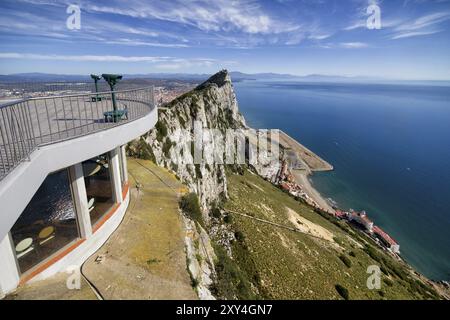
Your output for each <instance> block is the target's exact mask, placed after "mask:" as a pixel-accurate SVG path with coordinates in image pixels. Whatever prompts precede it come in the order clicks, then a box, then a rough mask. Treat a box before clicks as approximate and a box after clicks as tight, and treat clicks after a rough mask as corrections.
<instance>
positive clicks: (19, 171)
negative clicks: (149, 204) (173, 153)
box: [0, 108, 158, 239]
mask: <svg viewBox="0 0 450 320" xmlns="http://www.w3.org/2000/svg"><path fill="white" fill-rule="evenodd" d="M157 121H158V110H157V108H154V109H153V110H152V111H151V112H150V113H149V114H148V115H146V116H145V117H143V118H140V119H137V120H134V121H132V122H128V123H125V124H123V125H119V126H117V127H113V128H111V129H106V130H103V131H99V132H96V133H92V134H89V135H86V136H82V137H79V138H75V139H71V140H66V141H63V142H59V143H55V144H51V145H47V146H43V147H40V148H38V149H37V150H35V151H34V152H33V153H32V154H31V161H25V162H23V163H21V164H20V165H19V166H18V167H17V168H15V169H14V170H13V171H12V172H11V173H10V174H9V175H8V176H6V177H5V178H4V179H3V180H2V181H0V239H4V237H5V236H6V235H7V234H8V232H9V230H10V229H11V228H12V226H13V225H14V223H15V222H16V220H17V219H18V218H19V216H20V215H21V214H22V211H23V210H24V209H25V207H26V206H27V204H28V202H29V201H30V200H31V198H32V197H33V195H34V194H35V193H36V191H37V190H38V188H39V187H40V185H41V184H42V182H43V181H44V179H45V178H46V177H47V175H48V174H49V173H51V172H54V171H57V170H60V169H63V168H67V167H70V166H72V165H74V164H76V163H80V162H82V161H84V160H87V159H90V158H92V157H95V156H97V155H99V154H102V153H105V152H108V151H111V150H113V149H115V148H117V147H119V146H121V145H124V144H126V143H128V142H129V141H132V140H134V139H136V138H138V137H139V136H141V135H143V134H144V133H146V132H148V131H149V130H150V129H152V128H153V127H154V126H155V124H156V122H157Z"/></svg>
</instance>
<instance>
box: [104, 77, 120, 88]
mask: <svg viewBox="0 0 450 320" xmlns="http://www.w3.org/2000/svg"><path fill="white" fill-rule="evenodd" d="M102 77H103V79H105V80H106V82H108V84H109V86H110V87H111V89H112V88H113V87H114V86H115V85H116V84H117V82H119V81H120V80H122V77H123V76H122V75H120V74H108V73H104V74H102Z"/></svg>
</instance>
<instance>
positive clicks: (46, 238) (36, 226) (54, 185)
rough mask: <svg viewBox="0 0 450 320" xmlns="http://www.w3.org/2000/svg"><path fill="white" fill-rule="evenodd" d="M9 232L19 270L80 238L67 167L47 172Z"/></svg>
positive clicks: (29, 267) (24, 269)
mask: <svg viewBox="0 0 450 320" xmlns="http://www.w3.org/2000/svg"><path fill="white" fill-rule="evenodd" d="M11 236H12V239H13V243H14V250H15V252H16V257H17V261H18V264H19V269H20V271H21V272H22V273H24V272H26V271H28V270H29V269H31V268H32V267H34V266H35V265H37V264H38V263H40V262H42V261H43V260H45V259H46V258H48V257H49V256H51V255H52V254H54V253H55V252H57V251H58V250H60V249H61V248H63V247H65V246H66V245H68V244H69V243H71V242H72V241H74V240H75V239H77V238H79V232H78V225H77V221H76V215H75V206H74V203H73V198H72V189H71V187H70V179H69V173H68V170H67V169H64V170H61V171H58V172H54V173H52V174H49V175H48V176H47V178H46V179H45V181H44V182H43V183H42V185H41V186H40V187H39V189H38V191H37V192H36V194H35V195H34V196H33V198H32V199H31V201H30V202H29V203H28V205H27V207H26V208H25V210H24V211H23V212H22V214H21V215H20V217H19V219H18V220H17V221H16V223H15V224H14V226H13V227H12V229H11Z"/></svg>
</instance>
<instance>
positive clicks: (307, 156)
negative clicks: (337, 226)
mask: <svg viewBox="0 0 450 320" xmlns="http://www.w3.org/2000/svg"><path fill="white" fill-rule="evenodd" d="M278 142H279V144H280V145H282V146H283V148H284V149H285V150H288V153H289V159H288V163H289V170H290V171H291V172H292V176H293V179H294V182H295V183H296V184H297V185H299V186H300V187H301V188H302V189H303V191H304V192H305V193H306V194H307V195H308V196H309V197H310V198H311V199H312V200H313V201H314V202H316V203H317V205H318V206H319V207H320V208H321V209H323V210H325V211H327V212H330V213H335V209H334V208H333V207H332V206H331V204H330V203H329V202H328V201H327V200H326V199H325V198H324V197H323V196H322V195H321V194H320V192H319V191H317V190H316V189H315V188H314V187H313V186H312V184H311V182H310V180H309V176H310V175H312V174H313V173H314V172H319V171H332V170H334V168H333V166H332V165H331V164H329V163H328V162H327V161H325V160H324V159H322V158H321V157H319V156H318V155H317V154H315V153H314V152H313V151H311V150H310V149H308V148H306V147H305V146H303V145H302V144H301V143H300V142H298V141H297V140H295V139H294V138H292V137H291V136H289V135H288V134H287V133H285V132H284V131H283V130H279V141H278ZM289 151H291V152H289Z"/></svg>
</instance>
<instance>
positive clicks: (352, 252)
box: [348, 251, 356, 257]
mask: <svg viewBox="0 0 450 320" xmlns="http://www.w3.org/2000/svg"><path fill="white" fill-rule="evenodd" d="M348 255H349V256H351V257H356V253H355V252H354V251H350V252H349V253H348Z"/></svg>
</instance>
